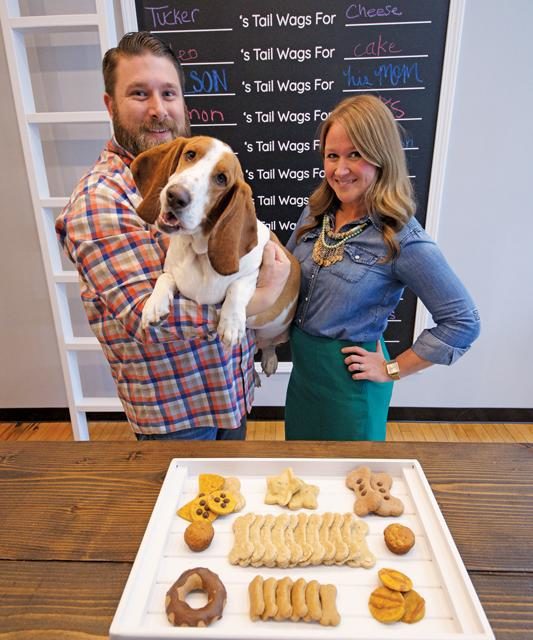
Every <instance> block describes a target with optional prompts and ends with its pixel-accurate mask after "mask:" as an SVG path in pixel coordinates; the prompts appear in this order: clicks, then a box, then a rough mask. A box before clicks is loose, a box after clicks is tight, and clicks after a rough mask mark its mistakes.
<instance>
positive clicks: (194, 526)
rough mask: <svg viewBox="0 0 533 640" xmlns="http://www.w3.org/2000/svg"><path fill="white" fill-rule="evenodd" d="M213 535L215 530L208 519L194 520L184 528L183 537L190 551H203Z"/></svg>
mask: <svg viewBox="0 0 533 640" xmlns="http://www.w3.org/2000/svg"><path fill="white" fill-rule="evenodd" d="M214 535H215V530H214V529H213V525H212V524H211V523H210V522H209V520H195V521H193V522H191V524H190V525H189V526H188V527H187V528H186V529H185V532H184V534H183V538H184V539H185V542H186V544H187V546H188V547H189V549H190V550H191V551H204V549H207V547H208V546H209V545H210V544H211V540H213V536H214Z"/></svg>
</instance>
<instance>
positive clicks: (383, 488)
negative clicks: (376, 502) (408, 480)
mask: <svg viewBox="0 0 533 640" xmlns="http://www.w3.org/2000/svg"><path fill="white" fill-rule="evenodd" d="M370 485H371V487H372V488H373V489H374V491H377V492H378V493H379V494H380V495H381V497H382V498H383V501H382V503H381V504H380V506H379V507H378V509H377V510H376V511H374V513H375V514H377V515H378V516H401V515H402V513H403V502H402V501H401V500H400V499H399V498H395V497H394V496H391V494H390V489H391V487H392V478H391V477H390V475H389V474H388V473H373V474H372V476H371V478H370Z"/></svg>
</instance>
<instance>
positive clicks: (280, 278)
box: [246, 240, 291, 317]
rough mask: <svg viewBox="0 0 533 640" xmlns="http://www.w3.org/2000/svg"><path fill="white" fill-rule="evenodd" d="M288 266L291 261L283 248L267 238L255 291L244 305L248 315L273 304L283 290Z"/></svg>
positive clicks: (287, 275)
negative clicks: (246, 304)
mask: <svg viewBox="0 0 533 640" xmlns="http://www.w3.org/2000/svg"><path fill="white" fill-rule="evenodd" d="M290 268H291V263H290V261H289V259H288V258H287V256H286V255H285V252H284V251H283V248H282V247H280V246H279V245H278V244H277V243H276V242H273V241H272V240H269V241H268V242H267V243H266V245H265V248H264V250H263V263H262V264H261V268H260V269H259V276H258V278H257V285H256V290H255V293H254V295H253V296H252V299H251V300H250V302H249V303H248V306H247V307H246V315H247V316H248V317H250V316H255V315H257V314H258V313H262V312H263V311H266V310H267V309H268V308H269V307H271V306H272V305H273V304H274V302H275V300H276V299H277V298H278V296H279V295H280V293H281V292H282V291H283V287H284V286H285V283H286V282H287V278H288V277H289V273H290Z"/></svg>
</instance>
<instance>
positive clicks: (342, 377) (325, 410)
mask: <svg viewBox="0 0 533 640" xmlns="http://www.w3.org/2000/svg"><path fill="white" fill-rule="evenodd" d="M290 344H291V352H292V363H293V368H292V372H291V377H290V380H289V386H288V389H287V401H286V407H285V438H286V439H287V440H385V435H386V429H387V414H388V410H389V404H390V399H391V395H392V387H393V382H392V381H391V382H371V381H369V380H353V379H352V374H351V372H350V371H348V367H347V366H346V365H345V364H344V358H345V357H346V356H345V355H344V354H343V353H341V349H342V347H348V346H360V347H363V349H366V350H367V351H375V350H376V343H375V342H356V343H354V342H350V341H347V340H332V339H329V338H317V337H315V336H311V335H309V334H307V333H305V332H303V331H301V330H300V329H298V328H296V327H293V328H292V329H291V343H290ZM381 346H382V348H383V355H384V356H385V358H387V359H388V358H389V354H388V352H387V349H386V347H385V343H384V341H383V339H381Z"/></svg>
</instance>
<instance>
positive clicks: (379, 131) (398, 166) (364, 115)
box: [297, 94, 416, 261]
mask: <svg viewBox="0 0 533 640" xmlns="http://www.w3.org/2000/svg"><path fill="white" fill-rule="evenodd" d="M333 123H338V124H340V125H342V127H343V128H344V130H345V131H346V133H347V134H348V137H349V138H350V140H351V141H352V143H353V144H354V146H355V148H356V149H357V151H359V153H360V154H361V156H362V157H363V158H364V159H365V160H366V161H367V162H369V163H370V164H373V165H374V166H375V167H377V169H378V171H377V176H376V180H375V181H374V183H373V184H372V185H371V186H370V187H369V189H368V190H367V192H366V194H365V201H366V206H367V211H368V213H369V215H370V217H371V218H372V219H373V220H374V221H375V222H377V223H379V224H380V225H381V226H382V229H383V236H384V240H385V243H386V245H387V247H388V249H389V251H388V255H387V261H389V260H391V259H392V258H394V257H395V256H397V255H398V252H399V246H398V243H397V241H396V238H395V235H396V233H397V232H398V231H399V230H400V229H401V228H402V227H403V226H404V225H405V224H406V223H407V222H408V221H409V219H410V218H411V217H412V216H413V215H414V213H415V209H416V207H415V202H414V194H413V188H412V185H411V181H410V180H409V176H408V172H407V164H406V161H405V154H404V151H403V149H402V141H401V137H400V131H399V126H398V125H397V123H396V121H395V120H394V117H393V115H392V113H391V111H390V110H389V108H388V107H387V106H385V104H384V103H383V102H382V101H381V100H380V99H379V98H377V97H375V96H373V95H369V94H362V95H358V96H355V97H353V98H347V99H346V100H343V101H342V102H340V103H339V104H338V105H337V106H336V107H335V108H334V109H333V111H332V112H331V113H330V114H329V116H328V118H327V119H326V120H325V121H324V123H323V125H322V127H321V129H320V153H321V155H322V158H323V159H324V148H325V142H326V136H327V135H328V131H329V130H330V128H331V126H332V125H333ZM339 205H340V202H339V200H338V198H337V196H336V195H335V192H334V191H333V189H332V188H331V187H330V186H329V184H328V182H327V180H326V179H325V178H324V179H323V180H322V182H321V183H320V185H319V186H318V187H317V188H316V189H315V191H314V192H313V193H312V194H311V196H310V197H309V209H310V217H311V220H310V221H309V222H308V223H307V224H305V225H303V226H302V227H300V229H299V230H298V233H297V239H298V240H300V238H301V237H302V235H303V234H304V233H306V232H307V231H309V230H310V229H313V228H314V227H316V226H318V225H319V224H320V222H321V217H322V216H323V215H324V213H325V212H326V211H328V210H330V209H331V208H337V207H338V206H339Z"/></svg>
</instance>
